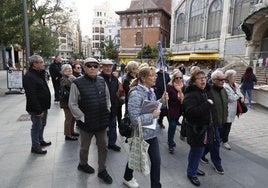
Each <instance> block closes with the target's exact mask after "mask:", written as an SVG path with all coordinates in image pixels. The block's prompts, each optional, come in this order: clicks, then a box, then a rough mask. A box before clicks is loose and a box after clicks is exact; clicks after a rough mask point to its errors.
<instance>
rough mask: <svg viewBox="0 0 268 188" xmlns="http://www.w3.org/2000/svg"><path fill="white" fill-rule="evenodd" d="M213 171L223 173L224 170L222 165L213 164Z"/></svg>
mask: <svg viewBox="0 0 268 188" xmlns="http://www.w3.org/2000/svg"><path fill="white" fill-rule="evenodd" d="M213 167H214V169H215V171H216V172H217V173H218V174H220V175H223V174H224V170H223V168H222V166H216V165H213Z"/></svg>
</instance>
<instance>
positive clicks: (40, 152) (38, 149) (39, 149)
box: [31, 147, 47, 154]
mask: <svg viewBox="0 0 268 188" xmlns="http://www.w3.org/2000/svg"><path fill="white" fill-rule="evenodd" d="M31 152H32V153H35V154H46V153H47V150H42V149H41V148H33V147H32V149H31Z"/></svg>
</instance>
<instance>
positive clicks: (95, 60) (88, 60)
mask: <svg viewBox="0 0 268 188" xmlns="http://www.w3.org/2000/svg"><path fill="white" fill-rule="evenodd" d="M87 63H97V64H100V62H98V60H97V59H95V58H93V57H89V58H87V59H85V60H84V64H87Z"/></svg>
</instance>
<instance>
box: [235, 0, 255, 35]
mask: <svg viewBox="0 0 268 188" xmlns="http://www.w3.org/2000/svg"><path fill="white" fill-rule="evenodd" d="M250 3H251V0H235V7H234V19H233V30H232V35H241V34H243V33H244V32H243V31H242V29H241V24H242V22H243V20H244V19H245V18H246V17H247V16H248V14H249V9H250Z"/></svg>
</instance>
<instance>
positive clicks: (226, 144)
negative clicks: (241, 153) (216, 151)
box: [222, 142, 231, 150]
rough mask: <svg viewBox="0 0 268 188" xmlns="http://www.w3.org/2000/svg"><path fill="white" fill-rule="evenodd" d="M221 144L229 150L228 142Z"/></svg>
mask: <svg viewBox="0 0 268 188" xmlns="http://www.w3.org/2000/svg"><path fill="white" fill-rule="evenodd" d="M222 146H223V147H224V148H225V149H227V150H231V146H230V145H229V144H228V142H224V143H222Z"/></svg>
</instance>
